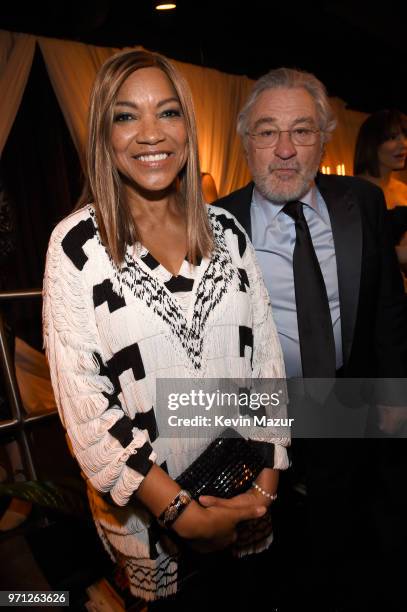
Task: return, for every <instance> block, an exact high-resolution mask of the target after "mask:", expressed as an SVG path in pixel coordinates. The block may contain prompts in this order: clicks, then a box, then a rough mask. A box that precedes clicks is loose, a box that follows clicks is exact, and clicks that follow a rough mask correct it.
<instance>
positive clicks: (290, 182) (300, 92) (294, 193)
mask: <svg viewBox="0 0 407 612" xmlns="http://www.w3.org/2000/svg"><path fill="white" fill-rule="evenodd" d="M294 128H295V129H301V128H305V129H314V130H318V128H319V123H318V115H317V109H316V106H315V102H314V100H313V98H312V97H311V95H310V94H309V93H308V92H307V91H306V90H305V89H303V88H302V87H299V88H295V89H289V88H286V87H280V88H278V89H269V90H266V91H264V92H263V93H261V94H260V96H259V97H258V98H257V100H256V102H255V104H254V105H253V107H252V108H251V110H250V113H249V116H248V131H249V132H250V133H251V134H256V133H259V132H261V131H264V130H292V129H294ZM315 136H316V141H315V144H312V145H308V146H304V145H295V144H294V143H293V142H292V140H291V135H290V133H289V132H282V133H280V136H279V139H278V141H277V143H276V144H275V145H274V146H272V147H269V148H258V145H257V144H256V138H253V137H252V136H250V135H246V137H245V150H246V155H247V162H248V165H249V168H250V171H251V174H252V177H253V180H254V182H255V184H256V187H257V188H258V190H259V191H260V193H261V194H262V195H263V196H264V197H266V198H267V199H269V200H273V201H274V202H287V201H289V200H298V199H301V197H302V196H304V195H305V194H306V193H307V191H308V190H309V189H310V187H311V185H312V183H313V180H314V177H315V175H316V173H317V171H318V167H319V164H320V161H321V156H322V139H321V134H320V132H318V133H317V134H316V135H315Z"/></svg>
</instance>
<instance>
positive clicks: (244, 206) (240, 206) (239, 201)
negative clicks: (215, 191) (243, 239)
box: [221, 183, 254, 240]
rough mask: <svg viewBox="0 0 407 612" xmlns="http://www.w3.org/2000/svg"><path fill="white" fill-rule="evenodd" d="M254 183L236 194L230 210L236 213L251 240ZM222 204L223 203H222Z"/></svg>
mask: <svg viewBox="0 0 407 612" xmlns="http://www.w3.org/2000/svg"><path fill="white" fill-rule="evenodd" d="M253 188H254V183H249V184H248V185H246V186H245V187H243V188H242V189H239V191H238V192H237V193H236V194H235V199H234V201H233V208H232V207H230V208H229V210H230V212H231V213H232V214H233V215H235V217H236V219H237V220H238V221H239V223H240V225H242V226H243V227H244V229H245V230H246V232H247V234H248V236H249V238H250V240H251V239H252V220H251V215H250V208H251V203H252V195H253ZM221 206H222V204H221Z"/></svg>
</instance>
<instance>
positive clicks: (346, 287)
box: [317, 175, 362, 365]
mask: <svg viewBox="0 0 407 612" xmlns="http://www.w3.org/2000/svg"><path fill="white" fill-rule="evenodd" d="M317 186H318V189H319V191H320V192H321V194H322V197H323V198H324V200H325V203H326V205H327V208H328V211H329V216H330V219H331V225H332V234H333V239H334V245H335V254H336V264H337V270H338V288H339V303H340V312H341V328H342V350H343V358H344V364H345V365H346V363H347V361H348V359H349V356H350V352H351V349H352V342H353V335H354V331H355V324H356V317H357V308H358V302H359V290H360V275H361V266H362V222H361V217H360V210H359V206H358V205H357V202H356V199H355V198H354V196H353V193H352V192H351V191H350V190H349V189H348V188H347V187H346V185H344V184H343V183H341V182H340V181H337V180H336V177H325V176H324V175H319V176H318V178H317Z"/></svg>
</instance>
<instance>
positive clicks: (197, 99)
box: [0, 30, 367, 196]
mask: <svg viewBox="0 0 407 612" xmlns="http://www.w3.org/2000/svg"><path fill="white" fill-rule="evenodd" d="M36 43H37V44H38V45H39V48H40V49H41V52H42V54H43V57H44V61H45V64H46V66H47V70H48V74H49V77H50V80H51V83H52V85H53V88H54V91H55V94H56V96H57V99H58V101H59V104H60V106H61V109H62V112H63V115H64V117H65V121H66V124H67V126H68V129H69V131H70V134H71V137H72V140H73V142H74V143H75V146H76V148H77V151H78V155H79V157H80V159H81V160H82V163H83V151H84V143H85V139H86V116H87V107H88V100H89V94H90V90H91V87H92V83H93V80H94V78H95V74H96V72H97V70H98V68H99V67H100V65H101V64H102V63H103V62H104V61H105V60H106V59H107V58H108V57H109V56H110V55H112V54H114V53H115V52H117V51H118V49H114V48H108V47H96V46H93V45H86V44H83V43H78V42H70V41H63V40H56V39H52V38H44V37H41V36H31V35H27V34H15V33H11V32H6V31H1V30H0V91H1V97H0V117H1V121H0V154H1V151H2V150H3V147H4V144H5V142H6V140H7V136H8V134H9V132H10V129H11V126H12V124H13V121H14V118H15V115H16V113H17V110H18V106H19V104H20V101H21V96H22V93H23V91H24V88H25V84H26V82H27V77H28V74H29V71H30V67H31V63H32V58H33V53H34V48H35V44H36ZM133 48H140V47H133ZM174 64H175V65H176V66H177V67H178V68H179V70H180V71H181V72H182V73H183V74H184V76H185V77H186V79H187V80H188V82H189V84H190V86H191V89H192V94H193V98H194V103H195V109H196V115H197V123H198V135H199V148H200V156H201V166H202V170H203V171H205V172H210V173H211V174H212V176H213V177H214V179H215V182H216V185H217V188H218V192H219V195H220V196H223V195H226V194H228V193H230V192H231V191H233V190H234V189H237V188H239V187H241V186H243V185H244V184H245V183H247V181H248V180H249V178H250V176H249V172H248V169H247V167H246V163H245V160H244V156H243V152H242V149H241V145H240V142H239V138H238V137H237V135H236V129H235V126H236V118H237V114H238V111H239V109H240V107H241V106H242V105H243V102H244V100H245V99H246V97H247V94H248V92H249V91H250V88H251V85H252V83H253V82H252V81H251V80H250V79H248V78H247V77H245V76H234V75H230V74H225V73H222V72H219V71H218V70H214V69H212V68H203V67H200V66H194V65H191V64H187V63H183V62H176V61H174ZM331 102H332V105H333V107H334V110H335V112H336V115H337V117H338V127H337V129H336V132H335V133H334V136H333V138H332V140H331V142H329V143H328V144H327V147H326V154H325V158H324V164H326V165H329V166H330V168H331V172H332V171H333V172H335V168H336V166H337V165H338V164H344V165H345V172H346V174H352V166H353V152H354V146H355V141H356V136H357V132H358V129H359V126H360V124H361V123H362V121H363V120H364V119H365V117H366V116H367V115H365V114H364V113H359V112H356V111H351V110H348V109H347V108H346V104H345V102H343V101H342V100H340V99H339V98H331Z"/></svg>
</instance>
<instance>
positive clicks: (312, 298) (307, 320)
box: [283, 201, 336, 378]
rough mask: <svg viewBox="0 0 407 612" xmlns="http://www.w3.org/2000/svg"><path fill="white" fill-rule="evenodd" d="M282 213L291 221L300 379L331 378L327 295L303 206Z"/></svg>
mask: <svg viewBox="0 0 407 612" xmlns="http://www.w3.org/2000/svg"><path fill="white" fill-rule="evenodd" d="M283 212H285V213H286V214H287V215H288V216H289V217H291V218H292V219H294V221H295V233H296V240H295V247H294V254H293V269H294V285H295V301H296V305H297V319H298V333H299V338H300V351H301V363H302V372H303V376H304V377H305V378H329V377H332V378H333V377H335V372H336V352H335V340H334V334H333V329H332V320H331V313H330V310H329V302H328V295H327V292H326V287H325V282H324V278H323V276H322V272H321V268H320V267H319V262H318V259H317V256H316V254H315V251H314V247H313V244H312V239H311V234H310V231H309V227H308V224H307V221H306V219H305V217H304V211H303V204H302V202H298V201H294V202H288V204H286V205H285V206H284V208H283Z"/></svg>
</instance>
